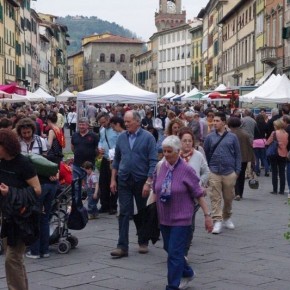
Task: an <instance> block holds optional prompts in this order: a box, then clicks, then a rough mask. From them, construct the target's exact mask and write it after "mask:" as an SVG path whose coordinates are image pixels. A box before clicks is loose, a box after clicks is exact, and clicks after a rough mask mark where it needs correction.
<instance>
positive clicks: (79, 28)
mask: <svg viewBox="0 0 290 290" xmlns="http://www.w3.org/2000/svg"><path fill="white" fill-rule="evenodd" d="M57 22H59V23H61V24H64V25H66V26H67V28H68V34H69V35H70V37H69V41H70V45H69V46H68V55H72V54H74V53H76V52H78V51H79V50H80V48H81V39H82V38H83V37H84V36H88V35H92V34H94V33H97V34H101V33H105V32H110V33H112V34H116V35H121V36H125V37H136V34H135V33H133V32H132V31H130V30H128V29H126V28H124V27H123V26H120V25H118V24H117V23H115V22H109V21H105V20H101V19H99V18H98V17H95V16H91V17H86V16H66V17H58V19H57Z"/></svg>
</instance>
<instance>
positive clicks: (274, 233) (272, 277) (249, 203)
mask: <svg viewBox="0 0 290 290" xmlns="http://www.w3.org/2000/svg"><path fill="white" fill-rule="evenodd" d="M269 191H271V178H266V177H260V189H259V190H251V189H249V187H248V185H247V184H246V185H245V195H244V199H243V200H241V201H234V203H233V221H234V223H235V225H236V229H235V230H234V231H230V230H224V231H223V232H222V233H221V234H220V235H212V234H208V233H206V232H205V230H204V218H203V215H202V213H201V212H199V213H198V214H197V221H196V231H195V233H194V239H193V243H192V247H191V249H190V251H189V255H188V258H189V261H190V264H191V265H192V266H193V268H194V269H195V271H196V273H197V275H196V278H195V279H194V280H193V281H192V283H191V287H190V288H188V290H207V289H217V290H254V289H256V290H257V289H258V290H259V289H263V290H270V289H271V290H289V289H290V275H289V271H290V251H289V249H290V245H289V242H288V241H286V240H284V238H283V234H284V232H285V231H287V230H288V228H287V225H288V219H289V210H290V208H289V207H288V205H287V204H286V202H287V197H286V195H285V196H280V195H277V196H274V195H271V194H269ZM72 233H73V234H74V235H75V236H76V237H77V238H78V239H79V245H78V247H77V248H76V249H74V250H71V251H70V252H69V253H68V254H65V255H61V254H58V253H57V248H56V247H55V246H53V247H51V256H50V258H47V259H39V260H31V259H27V258H25V263H26V268H27V271H28V279H29V284H30V290H58V289H68V290H90V289H92V290H101V289H102V290H106V289H110V290H112V289H114V290H118V289H120V290H164V289H165V285H166V275H167V269H166V253H165V251H164V250H163V243H162V240H160V241H158V242H157V243H156V245H154V246H152V245H150V246H149V250H150V251H149V253H148V254H147V255H140V254H139V253H138V252H137V251H138V244H137V237H136V230H135V228H134V225H133V223H130V249H129V257H128V258H123V259H112V258H111V257H110V251H111V250H112V249H114V248H115V247H116V243H117V239H118V221H117V219H116V217H115V216H110V215H108V214H101V215H100V218H99V219H97V220H92V221H89V223H88V225H87V227H86V228H85V229H84V230H82V231H72ZM0 265H1V266H0V289H7V286H6V281H5V271H4V257H3V256H0Z"/></svg>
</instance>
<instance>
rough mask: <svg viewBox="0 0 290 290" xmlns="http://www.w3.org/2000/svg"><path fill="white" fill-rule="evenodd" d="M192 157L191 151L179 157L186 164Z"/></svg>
mask: <svg viewBox="0 0 290 290" xmlns="http://www.w3.org/2000/svg"><path fill="white" fill-rule="evenodd" d="M192 155H193V149H191V150H190V151H189V152H188V153H181V154H180V157H181V158H182V159H183V160H184V161H185V162H186V163H188V161H189V160H190V158H191V157H192Z"/></svg>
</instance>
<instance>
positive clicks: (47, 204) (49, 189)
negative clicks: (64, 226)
mask: <svg viewBox="0 0 290 290" xmlns="http://www.w3.org/2000/svg"><path fill="white" fill-rule="evenodd" d="M56 190H57V183H45V184H42V185H41V195H40V197H39V199H38V201H39V203H40V206H41V207H42V213H41V217H40V235H39V239H38V240H37V241H36V242H34V243H33V244H32V245H31V246H30V252H31V254H32V255H44V254H48V247H49V214H50V210H51V204H52V201H53V199H54V196H55V193H56Z"/></svg>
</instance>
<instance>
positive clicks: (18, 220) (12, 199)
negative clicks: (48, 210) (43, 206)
mask: <svg viewBox="0 0 290 290" xmlns="http://www.w3.org/2000/svg"><path fill="white" fill-rule="evenodd" d="M40 212H41V210H40V206H39V204H38V202H37V197H36V195H35V192H34V190H33V188H32V187H26V188H15V187H11V186H10V187H9V192H8V194H7V197H6V198H5V200H4V204H3V224H2V231H1V237H2V238H4V237H7V244H8V245H9V246H15V245H16V243H17V241H18V240H19V239H21V240H22V241H23V242H24V243H25V244H26V245H27V246H28V245H31V244H32V243H33V242H35V241H36V240H37V239H38V237H39V223H40Z"/></svg>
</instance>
